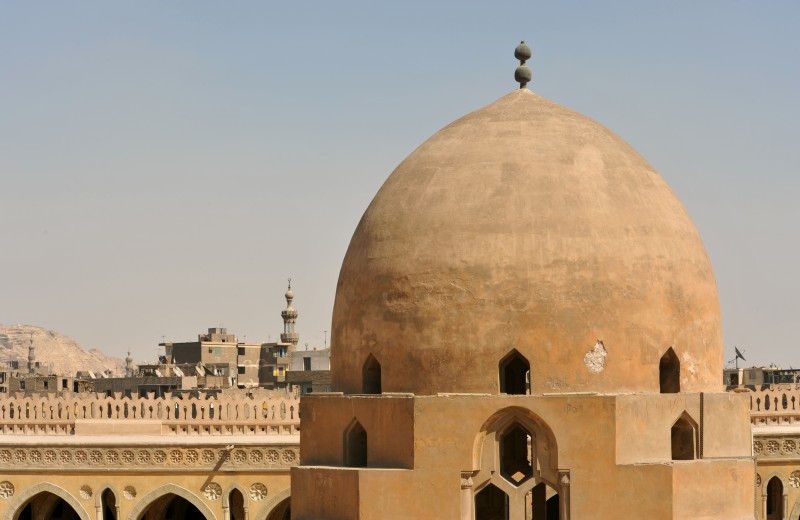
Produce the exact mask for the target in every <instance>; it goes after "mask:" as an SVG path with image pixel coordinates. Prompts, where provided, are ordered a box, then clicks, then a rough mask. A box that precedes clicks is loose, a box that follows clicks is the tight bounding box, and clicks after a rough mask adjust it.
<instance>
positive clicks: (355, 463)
mask: <svg viewBox="0 0 800 520" xmlns="http://www.w3.org/2000/svg"><path fill="white" fill-rule="evenodd" d="M367 446H368V444H367V431H366V430H365V429H364V427H363V426H361V423H360V422H358V419H354V420H353V422H352V423H350V426H348V427H347V429H346V430H345V432H344V465H345V466H348V467H351V468H366V467H367V462H368V460H367Z"/></svg>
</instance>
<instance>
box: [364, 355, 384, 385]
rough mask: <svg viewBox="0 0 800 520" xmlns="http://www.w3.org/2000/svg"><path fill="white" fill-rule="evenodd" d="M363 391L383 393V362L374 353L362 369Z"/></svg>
mask: <svg viewBox="0 0 800 520" xmlns="http://www.w3.org/2000/svg"><path fill="white" fill-rule="evenodd" d="M361 377H362V381H361V383H362V390H361V391H362V392H363V393H365V394H379V393H381V364H380V363H378V360H377V359H375V356H373V355H372V354H370V355H369V357H368V358H367V360H366V361H365V362H364V368H363V371H362V376H361Z"/></svg>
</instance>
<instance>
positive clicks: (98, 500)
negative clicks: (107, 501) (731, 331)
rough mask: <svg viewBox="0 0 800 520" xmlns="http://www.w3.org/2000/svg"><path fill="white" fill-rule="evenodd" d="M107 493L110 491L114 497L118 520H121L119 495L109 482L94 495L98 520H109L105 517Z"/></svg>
mask: <svg viewBox="0 0 800 520" xmlns="http://www.w3.org/2000/svg"><path fill="white" fill-rule="evenodd" d="M106 491H110V492H111V494H112V495H114V509H115V510H116V513H117V520H121V519H120V507H121V506H120V503H119V502H120V501H119V493H117V492H116V491H115V490H114V486H112V485H111V484H109V483H108V482H105V483H103V484H102V485H101V486H100V487H98V488H97V493H95V494H94V509H95V512H96V513H97V518H98V519H103V520H107V519H106V518H105V517H104V510H103V494H104V493H105V492H106Z"/></svg>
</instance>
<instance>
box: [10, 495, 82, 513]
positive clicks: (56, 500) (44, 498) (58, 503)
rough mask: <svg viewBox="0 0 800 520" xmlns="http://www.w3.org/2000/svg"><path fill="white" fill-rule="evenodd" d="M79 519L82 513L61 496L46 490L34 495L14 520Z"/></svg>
mask: <svg viewBox="0 0 800 520" xmlns="http://www.w3.org/2000/svg"><path fill="white" fill-rule="evenodd" d="M40 518H46V519H48V520H78V519H79V518H80V515H78V512H77V511H75V509H74V508H73V507H72V506H71V505H69V503H67V501H66V500H64V499H63V498H61V497H60V496H58V495H56V494H53V493H50V492H48V491H44V492H42V493H39V494H38V495H36V496H34V497H33V498H32V499H31V500H30V501H28V503H27V504H25V506H24V507H23V508H22V510H21V511H20V512H19V514H17V515H14V520H36V519H40Z"/></svg>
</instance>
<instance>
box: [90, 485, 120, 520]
mask: <svg viewBox="0 0 800 520" xmlns="http://www.w3.org/2000/svg"><path fill="white" fill-rule="evenodd" d="M97 500H98V502H99V504H96V505H95V508H97V506H98V505H99V506H100V510H101V511H102V512H103V517H102V520H120V518H119V502H118V501H117V495H116V494H115V493H114V491H113V490H112V489H111V488H110V487H107V488H105V489H104V490H103V492H102V493H100V494H98V496H97Z"/></svg>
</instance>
